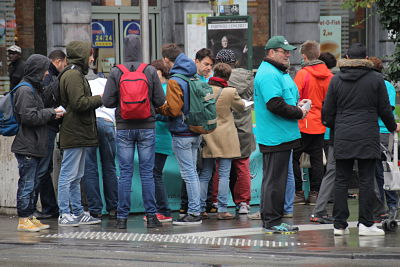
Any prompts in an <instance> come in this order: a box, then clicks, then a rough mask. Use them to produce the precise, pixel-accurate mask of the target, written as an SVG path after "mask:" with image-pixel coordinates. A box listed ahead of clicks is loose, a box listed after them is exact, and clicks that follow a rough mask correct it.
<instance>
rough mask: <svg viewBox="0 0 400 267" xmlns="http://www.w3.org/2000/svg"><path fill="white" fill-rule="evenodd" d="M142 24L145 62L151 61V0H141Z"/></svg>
mask: <svg viewBox="0 0 400 267" xmlns="http://www.w3.org/2000/svg"><path fill="white" fill-rule="evenodd" d="M140 25H141V36H142V54H143V62H145V63H150V42H149V40H150V38H149V37H150V33H149V2H148V0H140Z"/></svg>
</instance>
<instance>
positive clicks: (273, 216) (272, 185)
mask: <svg viewBox="0 0 400 267" xmlns="http://www.w3.org/2000/svg"><path fill="white" fill-rule="evenodd" d="M290 153H291V151H290V150H287V151H281V152H270V153H263V180H262V184H261V202H260V212H261V219H262V221H263V227H264V228H271V227H272V226H275V225H279V224H281V222H282V216H283V206H284V202H285V191H286V183H287V177H288V166H289V159H290Z"/></svg>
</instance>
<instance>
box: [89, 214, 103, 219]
mask: <svg viewBox="0 0 400 267" xmlns="http://www.w3.org/2000/svg"><path fill="white" fill-rule="evenodd" d="M90 216H92V217H94V218H97V219H100V220H101V219H102V217H103V214H101V213H93V212H90Z"/></svg>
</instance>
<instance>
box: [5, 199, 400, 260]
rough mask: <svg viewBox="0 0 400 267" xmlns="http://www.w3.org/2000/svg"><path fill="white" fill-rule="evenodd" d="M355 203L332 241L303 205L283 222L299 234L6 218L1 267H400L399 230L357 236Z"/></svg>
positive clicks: (210, 223) (224, 224) (210, 224)
mask: <svg viewBox="0 0 400 267" xmlns="http://www.w3.org/2000/svg"><path fill="white" fill-rule="evenodd" d="M349 204H350V211H351V214H352V215H351V217H350V220H349V222H350V232H351V233H350V235H349V236H345V237H334V236H333V230H332V227H333V226H332V225H331V224H330V225H329V224H328V225H322V224H315V223H311V222H309V220H308V216H309V215H310V213H311V212H312V209H313V206H305V205H298V206H295V213H294V218H293V219H285V221H286V222H288V223H294V224H296V225H298V226H299V228H300V232H299V233H297V234H293V235H280V234H274V235H268V234H264V233H263V232H262V229H261V227H260V221H257V220H250V219H248V218H247V216H246V215H240V216H239V215H238V216H237V217H236V219H235V220H230V221H220V220H217V219H216V216H211V218H210V219H208V220H204V221H203V224H202V225H196V226H172V224H171V223H164V224H163V227H162V228H159V229H147V228H146V224H145V222H144V221H143V214H141V215H140V214H137V215H131V216H130V217H129V220H128V229H127V230H118V229H115V228H114V223H115V221H114V220H112V219H109V218H107V217H106V218H103V220H102V223H101V224H100V225H92V226H79V227H58V225H57V219H50V220H46V221H45V220H43V222H45V223H49V224H50V226H51V228H50V229H48V230H43V231H41V232H38V233H26V232H17V231H16V226H17V218H16V217H10V216H0V266H55V265H57V266H99V265H100V266H103V265H115V266H245V265H251V266H267V265H271V266H310V265H311V266H378V265H383V266H400V233H399V232H397V233H388V234H386V236H382V237H379V236H378V237H359V236H358V231H357V226H356V218H357V210H358V205H357V200H349ZM330 208H331V207H330ZM257 209H258V207H257V206H253V207H252V211H253V212H255V211H257ZM231 212H234V210H233V209H232V210H231ZM174 215H175V217H176V216H177V215H178V214H177V213H176V214H174Z"/></svg>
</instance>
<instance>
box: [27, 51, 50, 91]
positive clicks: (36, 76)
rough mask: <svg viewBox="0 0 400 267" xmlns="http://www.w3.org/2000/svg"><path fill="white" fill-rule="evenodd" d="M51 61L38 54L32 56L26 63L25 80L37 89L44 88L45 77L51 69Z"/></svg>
mask: <svg viewBox="0 0 400 267" xmlns="http://www.w3.org/2000/svg"><path fill="white" fill-rule="evenodd" d="M49 66H50V60H49V59H48V58H47V57H45V56H43V55H38V54H33V55H31V56H30V57H29V58H28V59H27V60H26V62H25V70H24V78H23V79H24V80H25V81H27V82H29V83H30V84H31V85H32V86H33V87H35V88H36V89H41V88H42V87H43V77H44V74H45V73H46V71H47V70H48V69H49Z"/></svg>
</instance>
